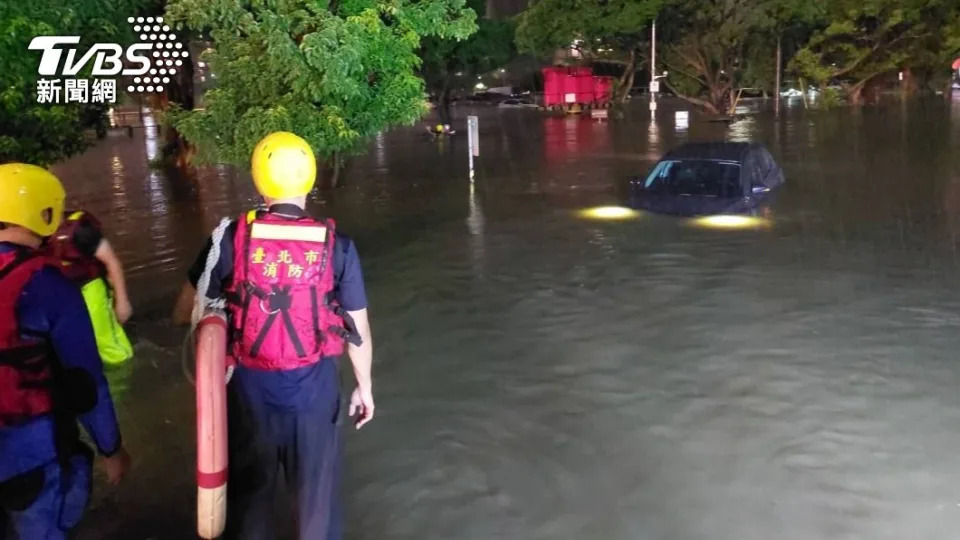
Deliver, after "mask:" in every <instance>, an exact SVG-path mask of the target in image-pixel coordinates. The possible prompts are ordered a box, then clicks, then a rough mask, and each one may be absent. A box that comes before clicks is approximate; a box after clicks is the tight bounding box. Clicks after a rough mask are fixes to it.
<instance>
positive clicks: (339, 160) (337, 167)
mask: <svg viewBox="0 0 960 540" xmlns="http://www.w3.org/2000/svg"><path fill="white" fill-rule="evenodd" d="M332 161H333V164H332V165H333V172H332V173H331V174H330V187H332V188H335V187H337V184H339V183H340V172H341V171H342V170H343V154H341V153H340V152H334V153H333V159H332Z"/></svg>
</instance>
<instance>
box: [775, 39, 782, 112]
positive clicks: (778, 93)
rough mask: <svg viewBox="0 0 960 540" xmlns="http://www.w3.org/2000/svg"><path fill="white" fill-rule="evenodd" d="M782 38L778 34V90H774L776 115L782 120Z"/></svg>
mask: <svg viewBox="0 0 960 540" xmlns="http://www.w3.org/2000/svg"><path fill="white" fill-rule="evenodd" d="M780 41H781V36H780V34H779V33H778V34H777V76H776V77H775V79H776V81H775V82H774V83H773V84H774V86H776V88H774V89H773V99H774V100H776V101H774V102H773V110H774V114H775V115H776V117H777V118H780V73H781V72H782V71H783V67H782V66H781V63H782V62H783V49H781V48H780Z"/></svg>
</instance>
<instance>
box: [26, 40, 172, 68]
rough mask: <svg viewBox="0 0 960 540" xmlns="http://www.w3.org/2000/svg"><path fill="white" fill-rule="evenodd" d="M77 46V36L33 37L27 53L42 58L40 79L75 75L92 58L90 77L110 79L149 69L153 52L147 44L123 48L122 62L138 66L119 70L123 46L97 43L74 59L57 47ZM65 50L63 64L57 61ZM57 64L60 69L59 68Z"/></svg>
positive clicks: (70, 52)
mask: <svg viewBox="0 0 960 540" xmlns="http://www.w3.org/2000/svg"><path fill="white" fill-rule="evenodd" d="M78 43H80V36H40V37H35V38H33V41H31V42H30V50H41V51H43V56H41V57H40V68H39V69H37V73H39V74H40V75H44V76H51V75H64V76H67V77H71V76H75V75H76V74H77V73H80V70H81V69H83V68H84V66H86V65H87V64H88V63H89V62H90V60H91V59H94V63H93V69H92V70H91V72H90V73H91V75H93V76H94V77H112V76H115V75H120V74H122V75H125V76H131V77H132V76H134V75H143V74H144V73H146V72H148V71H149V70H150V56H149V54H150V50H151V49H153V44H151V43H138V44H136V45H131V46H129V47H127V51H126V59H127V61H128V62H131V63H133V64H138V65H139V67H135V68H126V69H125V68H124V67H123V60H121V58H122V57H123V53H124V51H123V47H121V46H120V45H117V44H116V43H97V44H96V45H94V46H93V47H90V50H88V51H87V53H86V54H84V55H83V56H81V57H80V59H79V60H76V56H77V50H76V49H74V48H70V49H60V48H58V46H59V45H76V44H78ZM64 50H66V52H67V58H66V62H61V61H60V60H61V58H62V57H63V54H62V53H63V52H64ZM61 63H62V64H63V70H61V69H60V65H61Z"/></svg>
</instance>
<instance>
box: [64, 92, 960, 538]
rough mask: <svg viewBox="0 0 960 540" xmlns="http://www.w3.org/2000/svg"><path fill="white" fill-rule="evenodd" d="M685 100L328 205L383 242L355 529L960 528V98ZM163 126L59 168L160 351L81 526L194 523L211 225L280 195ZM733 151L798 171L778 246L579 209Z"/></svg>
mask: <svg viewBox="0 0 960 540" xmlns="http://www.w3.org/2000/svg"><path fill="white" fill-rule="evenodd" d="M677 107H678V105H677V104H675V103H671V102H669V101H665V102H662V103H661V104H660V110H659V111H658V112H657V121H656V122H654V123H651V122H650V120H649V113H648V112H647V111H646V108H645V107H644V106H643V104H642V103H637V104H636V107H635V108H634V109H633V110H631V112H630V115H629V116H628V118H626V119H624V120H621V121H617V122H610V123H594V122H591V121H590V120H589V119H582V120H581V119H578V118H546V117H543V116H541V115H540V114H539V113H536V112H531V111H510V110H506V111H502V110H496V109H484V110H481V111H479V115H480V130H481V136H480V151H481V156H480V158H479V159H478V161H477V180H476V184H475V188H474V189H470V187H469V182H468V175H467V154H466V140H465V137H461V136H459V135H458V136H457V137H455V138H454V139H453V140H449V141H442V142H435V141H432V140H429V139H427V138H425V136H424V135H423V133H424V132H423V128H422V127H420V126H418V127H416V128H411V129H401V130H396V131H393V132H390V133H386V134H384V135H382V136H381V137H378V138H377V139H376V140H375V141H373V142H372V143H371V146H370V151H369V152H368V153H367V154H366V155H364V156H362V157H359V158H357V159H356V160H354V161H353V162H352V164H351V166H350V169H349V170H348V173H347V185H345V186H344V187H342V188H340V189H338V190H336V191H334V192H332V193H330V192H327V193H321V194H319V195H317V196H316V199H315V200H314V202H313V203H314V205H315V209H316V210H317V211H318V212H319V211H322V212H326V213H328V214H330V215H331V216H333V217H335V218H337V219H338V220H339V222H340V224H341V226H342V228H343V229H345V230H347V231H348V232H349V233H350V234H352V235H353V236H354V238H355V239H356V241H357V243H358V246H359V250H360V253H361V257H362V258H363V261H364V266H365V272H366V277H367V281H368V293H369V296H370V302H371V307H370V309H371V313H372V317H373V319H372V320H373V324H374V332H375V342H376V360H375V370H374V375H375V392H376V399H377V404H378V409H377V411H378V417H377V418H376V420H375V421H374V422H373V423H372V424H370V426H369V427H368V428H365V429H364V430H362V431H361V432H355V431H354V430H352V429H348V430H346V433H345V440H346V445H347V448H346V456H345V457H346V465H345V466H346V473H345V484H344V488H343V497H344V502H345V507H346V510H345V512H346V525H347V529H348V532H347V538H348V539H351V540H354V539H355V540H360V539H365V540H384V539H410V540H414V539H416V540H449V539H462V540H474V539H475V540H481V539H482V540H486V539H491V538H504V539H524V540H528V539H529V540H539V539H543V540H547V539H552V540H568V539H569V540H586V539H591V540H592V539H603V540H621V539H623V540H633V539H641V540H646V539H650V540H674V539H675V540H752V539H758V540H769V539H772V538H777V539H781V540H793V539H797V540H809V539H814V538H817V539H821V538H822V539H870V540H880V539H898V540H900V539H905V538H922V539H925V540H938V539H955V538H957V537H958V535H960V532H958V531H960V364H958V362H957V354H958V352H957V351H958V350H960V347H958V345H960V339H958V333H957V326H958V324H960V298H958V296H957V295H956V294H955V291H956V281H957V280H956V275H957V273H958V271H960V258H958V254H957V248H956V245H957V234H958V231H960V102H958V103H954V104H953V106H952V107H951V104H950V103H948V102H945V101H929V102H911V103H899V102H896V103H892V104H889V105H886V106H883V107H880V108H868V109H863V110H839V111H832V112H805V111H803V110H802V108H797V107H790V108H787V109H786V111H785V112H784V116H783V118H782V120H781V121H780V122H779V123H778V122H775V121H774V119H773V116H772V114H771V113H769V112H767V111H764V110H753V109H750V107H748V109H750V110H748V113H749V114H748V116H747V118H746V119H745V120H743V121H741V122H739V123H737V124H734V125H733V126H731V127H729V128H728V127H727V126H726V125H723V124H716V123H710V122H707V121H705V120H704V119H702V118H699V117H698V116H697V115H696V114H692V115H691V117H690V120H689V122H688V123H683V122H680V123H678V122H677V121H676V118H675V116H674V112H675V109H676V108H677ZM680 108H681V109H683V107H682V106H681V107H680ZM458 114H460V115H461V118H460V121H459V123H458V125H455V126H454V127H455V128H458V129H460V130H461V131H460V133H461V134H465V131H466V129H465V121H464V119H463V118H462V115H464V114H465V111H462V110H461V111H459V113H458ZM154 135H155V129H154V128H150V127H148V128H145V129H143V130H138V132H137V134H136V135H135V137H134V138H132V139H130V138H127V137H126V136H111V137H110V138H109V139H108V140H106V141H104V142H103V143H101V144H100V145H99V146H97V147H96V148H94V149H92V150H90V151H89V152H88V153H87V154H85V155H83V156H81V157H78V158H76V159H74V160H71V161H70V162H68V163H66V164H63V165H61V166H59V167H58V168H57V172H58V173H59V174H60V175H61V177H62V178H64V180H65V182H66V184H67V187H68V190H69V192H70V194H71V197H72V201H73V202H74V203H75V204H77V205H81V206H83V207H86V208H88V209H90V210H91V211H93V212H95V213H96V214H98V215H99V216H100V217H101V218H102V220H103V221H104V223H105V225H106V227H107V228H108V233H109V236H110V238H111V240H112V241H113V242H114V243H115V244H116V245H117V246H118V247H119V250H120V253H121V255H122V257H123V259H124V261H125V262H126V265H127V268H128V271H129V274H130V282H131V287H132V291H133V295H134V304H135V308H136V309H137V314H136V316H135V320H134V322H133V323H132V328H131V332H132V335H133V338H134V339H135V341H136V350H137V357H136V359H135V360H134V361H133V362H132V363H131V364H130V365H129V366H126V367H125V368H121V369H120V370H115V371H111V372H110V380H111V384H112V385H113V387H114V388H115V391H116V392H117V394H118V397H117V400H118V404H119V405H118V406H119V413H120V417H121V423H122V427H123V430H124V436H125V439H126V441H127V445H128V447H129V449H130V451H131V453H132V454H133V455H134V459H135V468H134V469H133V471H132V472H131V475H130V477H129V480H128V482H127V483H126V484H124V485H123V486H121V487H119V488H116V489H111V488H109V487H106V486H105V485H103V484H102V483H100V484H98V486H97V489H96V491H97V494H96V500H95V502H94V504H93V506H92V508H91V511H90V514H89V516H88V518H87V519H86V521H85V522H84V523H83V525H82V527H81V531H80V534H79V538H81V539H94V538H105V539H168V538H169V539H182V538H190V537H193V536H194V533H193V531H194V516H193V508H194V507H193V504H194V487H193V475H194V461H193V459H194V458H193V448H194V431H193V430H194V427H193V426H194V424H193V422H194V420H193V401H192V400H193V396H192V387H191V386H190V384H189V383H188V382H186V381H185V380H184V378H183V376H182V373H181V364H180V353H179V349H178V347H179V343H180V341H181V339H182V336H183V332H182V330H181V329H175V328H171V326H170V324H169V321H168V311H169V307H170V305H171V304H172V302H173V298H174V294H175V292H176V290H177V289H178V287H179V285H180V283H181V282H182V280H183V275H184V271H185V268H186V266H187V265H188V264H189V263H190V261H191V260H192V258H193V256H194V255H195V253H196V251H197V249H198V248H199V247H200V246H201V244H202V242H203V240H204V238H205V236H206V234H208V233H209V231H210V230H211V229H212V228H213V227H214V226H215V225H216V223H217V220H218V219H219V218H221V217H222V216H229V215H236V214H237V213H239V212H240V211H241V210H242V209H244V208H245V207H246V206H247V205H249V204H251V203H252V201H254V198H253V192H252V190H251V187H250V185H249V181H248V177H247V176H246V175H244V174H235V173H233V172H231V171H230V170H229V169H220V170H212V171H207V172H205V173H203V174H201V175H199V176H198V177H197V178H195V179H192V180H191V179H177V178H171V177H167V176H165V175H163V174H162V173H159V172H156V171H154V170H152V169H150V168H149V167H148V165H147V161H148V159H149V158H150V157H152V156H155V155H156V153H157V152H158V142H157V141H156V139H155V138H154ZM722 138H727V139H731V140H757V141H761V142H763V143H765V144H766V145H767V146H768V147H769V148H770V149H771V151H772V152H773V154H774V155H775V156H776V157H777V158H778V159H779V160H780V161H781V164H782V166H783V167H784V169H785V171H786V178H787V185H786V186H785V188H784V189H783V190H782V192H781V193H780V196H779V197H778V198H777V199H776V200H775V202H774V204H773V206H772V208H771V210H770V213H769V215H768V216H767V219H768V221H769V226H768V227H765V228H761V229H749V230H726V229H706V228H697V227H694V226H692V225H691V223H690V222H686V221H681V220H676V219H673V218H668V217H663V216H652V215H641V216H640V217H639V218H638V219H634V220H628V221H591V220H586V219H583V218H581V217H578V215H577V213H576V211H577V210H578V209H581V208H586V207H593V206H598V205H617V204H621V203H622V202H623V201H624V199H625V197H626V191H625V189H624V184H625V182H626V180H627V178H628V177H629V176H630V175H631V174H642V173H644V172H646V171H647V170H648V169H649V167H650V166H651V165H652V163H653V161H654V160H655V159H656V158H657V157H658V156H659V155H660V154H661V153H662V152H663V151H665V150H666V149H668V148H670V147H671V146H673V145H675V144H677V143H679V142H682V141H685V140H713V139H722ZM347 371H348V370H347ZM344 379H345V384H347V385H349V380H350V376H349V375H348V374H345V375H344ZM281 515H283V511H281Z"/></svg>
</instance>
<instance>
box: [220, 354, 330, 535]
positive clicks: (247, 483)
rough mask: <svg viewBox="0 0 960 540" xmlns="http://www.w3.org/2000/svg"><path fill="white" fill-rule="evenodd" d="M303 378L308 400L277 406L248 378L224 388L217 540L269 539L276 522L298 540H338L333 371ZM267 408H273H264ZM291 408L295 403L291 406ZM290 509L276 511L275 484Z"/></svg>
mask: <svg viewBox="0 0 960 540" xmlns="http://www.w3.org/2000/svg"><path fill="white" fill-rule="evenodd" d="M331 367H332V366H331V365H328V366H324V371H325V373H324V374H323V375H322V376H321V377H319V378H317V377H308V381H309V382H310V383H312V384H311V385H310V386H311V388H308V389H307V392H308V394H309V398H310V399H308V400H299V401H301V403H296V404H294V405H295V406H291V404H285V403H280V404H278V403H276V401H277V399H276V398H277V396H276V395H271V394H270V392H264V391H263V390H262V388H261V387H260V386H259V385H258V384H253V383H254V381H251V380H250V377H255V376H256V375H257V374H250V373H244V374H239V370H238V375H239V376H238V375H235V377H234V380H233V381H231V383H230V384H229V385H228V391H227V411H228V420H227V421H228V430H229V445H228V446H229V480H228V483H227V528H226V532H225V533H224V538H227V539H237V540H274V539H276V538H277V520H280V521H281V522H286V523H289V522H290V520H291V519H294V520H296V523H297V527H298V529H299V532H300V535H299V538H300V540H340V538H341V535H342V525H341V520H340V506H339V497H338V490H339V483H340V435H339V429H338V425H337V423H338V422H337V420H338V417H339V414H340V392H339V378H337V377H336V375H335V373H336V368H335V367H332V373H334V375H332V376H331V375H330V368H331ZM271 401H273V403H271ZM294 401H296V400H294ZM281 471H282V477H283V481H284V484H285V486H286V488H287V490H288V492H289V494H290V495H291V496H290V497H287V499H289V500H292V501H294V504H295V508H281V509H275V508H274V504H275V502H276V500H277V491H276V489H277V484H278V481H279V480H280V477H281Z"/></svg>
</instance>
